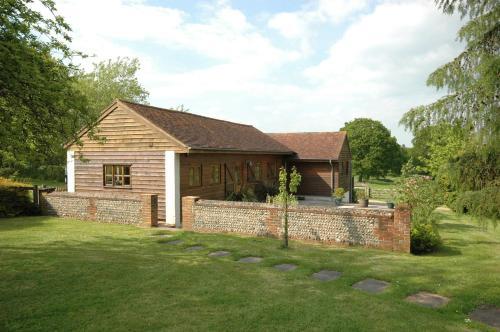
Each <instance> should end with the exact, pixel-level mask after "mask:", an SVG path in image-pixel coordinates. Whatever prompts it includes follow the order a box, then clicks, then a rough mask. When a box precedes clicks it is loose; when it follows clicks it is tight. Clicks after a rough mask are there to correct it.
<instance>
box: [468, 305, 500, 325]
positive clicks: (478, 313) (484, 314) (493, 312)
mask: <svg viewBox="0 0 500 332" xmlns="http://www.w3.org/2000/svg"><path fill="white" fill-rule="evenodd" d="M470 318H471V319H472V320H475V321H478V322H481V323H483V324H486V325H489V326H492V327H493V328H495V329H496V330H498V331H500V308H496V307H493V306H482V307H479V308H476V309H475V310H474V311H473V312H471V313H470Z"/></svg>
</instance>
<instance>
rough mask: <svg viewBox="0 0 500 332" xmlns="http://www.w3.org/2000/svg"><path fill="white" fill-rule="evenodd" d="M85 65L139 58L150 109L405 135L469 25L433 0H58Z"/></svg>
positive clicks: (277, 126) (433, 95)
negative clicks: (410, 115)
mask: <svg viewBox="0 0 500 332" xmlns="http://www.w3.org/2000/svg"><path fill="white" fill-rule="evenodd" d="M56 5H57V8H58V11H59V13H60V14H61V15H62V16H63V17H64V18H65V19H66V21H67V22H68V23H69V24H70V26H71V28H72V30H73V32H72V37H73V42H72V46H73V48H74V49H76V50H79V51H82V52H84V53H87V54H89V55H93V56H92V57H90V58H87V59H85V60H84V62H83V63H82V66H83V67H84V68H87V69H90V68H92V62H97V61H102V60H107V59H114V58H117V57H125V56H126V57H137V58H138V59H139V60H140V63H141V69H140V71H139V72H138V78H139V81H140V83H141V84H142V85H143V86H144V87H145V88H146V89H147V90H148V91H149V93H150V98H149V101H150V103H151V104H152V105H154V106H159V107H166V108H172V107H177V106H178V105H181V104H182V105H184V107H185V108H189V110H190V112H192V113H196V114H201V115H205V116H211V117H216V118H221V119H225V120H230V121H235V122H241V123H246V124H251V125H253V126H255V127H256V128H258V129H260V130H262V131H265V132H291V131H336V130H339V129H340V128H342V127H343V125H344V123H345V122H347V121H351V120H353V119H355V118H360V117H368V118H372V119H375V120H379V121H381V122H382V123H383V124H384V125H385V126H386V127H387V128H389V130H390V131H391V133H392V135H393V136H396V137H397V139H398V142H399V143H400V144H405V145H407V146H410V145H411V138H412V136H411V133H409V132H407V131H405V129H404V128H403V127H402V126H399V125H398V122H399V120H400V119H401V117H402V115H403V114H404V113H405V112H406V111H408V110H409V109H411V108H412V107H415V106H418V105H422V104H426V103H429V102H432V101H434V100H436V99H437V98H439V97H440V96H443V95H444V94H445V93H446V91H436V90H435V89H434V88H433V87H427V86H426V84H425V82H426V79H427V76H428V75H429V74H430V73H431V72H432V71H433V70H434V69H436V68H438V67H439V66H440V65H443V64H445V63H446V62H448V61H450V60H451V59H453V58H454V57H455V56H456V55H458V54H459V53H460V51H461V50H462V49H463V45H461V44H460V43H459V42H458V41H457V40H456V34H457V31H458V29H459V28H460V26H462V25H463V23H464V22H461V21H460V18H459V17H457V16H449V15H445V14H442V13H441V12H440V11H439V9H438V8H437V7H436V6H435V4H434V2H433V1H431V0H429V1H419V0H408V1H393V0H388V1H384V0H381V1H365V0H350V1H349V0H309V1H299V0H296V1H295V0H215V1H206V0H205V1H198V0H178V1H174V0H150V1H146V0H57V1H56Z"/></svg>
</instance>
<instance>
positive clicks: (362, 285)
mask: <svg viewBox="0 0 500 332" xmlns="http://www.w3.org/2000/svg"><path fill="white" fill-rule="evenodd" d="M389 285H390V283H388V282H387V281H382V280H376V279H370V278H368V279H365V280H361V281H359V282H357V283H355V284H354V285H352V287H353V288H356V289H359V290H362V291H365V292H368V293H372V294H378V293H382V292H383V291H384V290H385V289H386V288H387V287H389Z"/></svg>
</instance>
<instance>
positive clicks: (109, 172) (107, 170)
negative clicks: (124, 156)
mask: <svg viewBox="0 0 500 332" xmlns="http://www.w3.org/2000/svg"><path fill="white" fill-rule="evenodd" d="M104 174H106V175H113V166H111V165H105V166H104Z"/></svg>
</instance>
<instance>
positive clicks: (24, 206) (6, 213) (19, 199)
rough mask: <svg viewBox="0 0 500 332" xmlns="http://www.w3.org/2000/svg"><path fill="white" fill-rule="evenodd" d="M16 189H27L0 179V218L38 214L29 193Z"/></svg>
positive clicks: (10, 181)
mask: <svg viewBox="0 0 500 332" xmlns="http://www.w3.org/2000/svg"><path fill="white" fill-rule="evenodd" d="M18 187H28V185H26V184H25V183H20V182H15V181H12V180H9V179H5V178H0V217H1V218H5V217H15V216H19V215H35V214H38V207H37V206H36V205H35V204H34V203H33V202H32V199H31V196H30V192H29V191H28V190H19V189H17V188H18Z"/></svg>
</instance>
